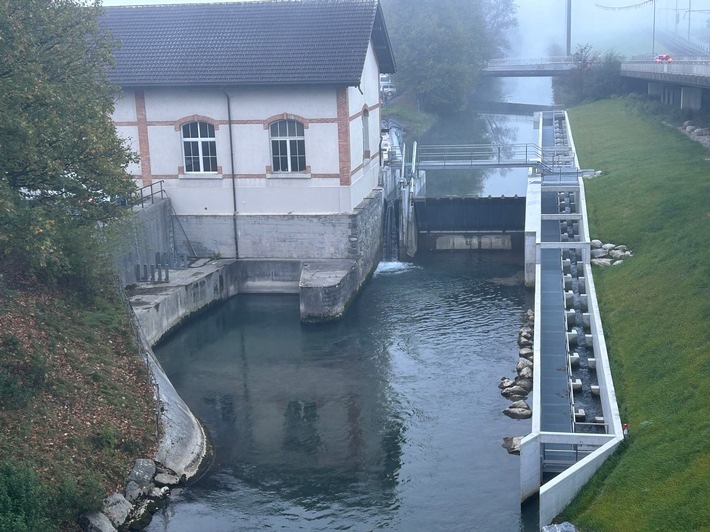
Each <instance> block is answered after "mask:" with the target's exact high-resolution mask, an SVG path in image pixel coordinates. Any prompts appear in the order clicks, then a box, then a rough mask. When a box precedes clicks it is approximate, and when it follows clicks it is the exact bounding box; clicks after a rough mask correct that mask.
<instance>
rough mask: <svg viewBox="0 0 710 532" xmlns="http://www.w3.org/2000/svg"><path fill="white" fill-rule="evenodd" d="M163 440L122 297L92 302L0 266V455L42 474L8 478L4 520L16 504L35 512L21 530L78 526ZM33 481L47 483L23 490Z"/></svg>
mask: <svg viewBox="0 0 710 532" xmlns="http://www.w3.org/2000/svg"><path fill="white" fill-rule="evenodd" d="M155 445H156V419H155V399H154V396H153V389H152V386H151V385H150V383H149V382H148V377H147V371H146V369H145V364H144V362H143V361H142V360H141V359H140V358H139V356H138V354H137V347H136V344H135V342H134V341H133V332H132V330H131V328H130V324H129V321H128V317H127V314H126V309H125V307H124V306H123V304H122V303H121V302H120V301H118V300H116V299H115V298H104V299H102V298H99V299H98V300H97V301H95V302H94V304H93V305H92V306H91V307H86V306H83V305H81V304H78V303H77V302H76V301H75V300H74V298H73V297H72V296H71V295H70V294H66V293H63V292H62V291H61V290H56V289H51V288H47V287H42V286H39V285H37V284H34V285H32V284H23V283H16V282H11V281H9V278H8V277H6V276H4V275H3V272H2V268H0V464H3V463H7V462H8V461H10V462H12V463H13V464H18V465H20V466H21V467H23V468H26V469H27V470H29V471H32V472H33V473H32V476H33V478H34V479H35V480H33V481H30V482H28V484H26V485H23V487H22V488H19V487H18V486H16V481H15V480H11V481H8V482H3V480H4V479H0V529H7V528H4V527H7V526H9V525H8V523H7V522H6V519H7V514H8V512H11V510H10V508H9V506H10V505H13V506H14V507H15V510H14V512H13V514H14V515H21V514H23V513H24V514H25V518H26V521H25V522H24V526H21V523H20V524H17V523H16V524H15V525H14V526H12V528H11V529H12V530H43V531H45V530H55V529H61V530H78V526H77V524H76V521H75V518H76V517H77V513H79V512H81V511H86V510H87V509H99V508H100V504H101V499H102V498H103V497H105V496H106V495H108V494H109V493H111V492H113V491H115V490H122V488H123V486H124V485H125V481H126V477H127V475H128V473H129V472H130V469H131V467H132V465H133V461H134V460H135V459H136V458H144V457H151V456H154V451H155ZM3 471H5V470H3ZM3 474H6V473H3ZM8 484H9V486H8ZM27 486H35V488H34V489H36V490H38V492H37V493H36V494H35V495H30V496H28V497H26V498H22V497H21V495H20V493H22V490H23V489H29V488H27ZM8 489H9V490H10V499H11V500H12V499H14V502H8V499H7V498H3V494H6V493H7V491H5V490H8ZM21 500H22V502H20V501H21ZM23 506H24V507H25V510H21V509H19V508H21V507H23ZM29 508H31V510H30V509H29ZM32 512H34V513H35V514H36V515H35V520H34V521H33V520H31V519H30V518H29V517H28V515H29V514H30V513H32ZM3 513H4V515H3ZM38 516H39V517H38ZM4 519H5V520H4ZM45 519H46V521H45ZM25 526H26V527H27V528H25Z"/></svg>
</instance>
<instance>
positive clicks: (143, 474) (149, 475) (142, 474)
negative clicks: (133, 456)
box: [128, 458, 155, 488]
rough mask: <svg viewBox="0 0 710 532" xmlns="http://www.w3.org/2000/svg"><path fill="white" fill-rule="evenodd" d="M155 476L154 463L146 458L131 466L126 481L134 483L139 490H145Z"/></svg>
mask: <svg viewBox="0 0 710 532" xmlns="http://www.w3.org/2000/svg"><path fill="white" fill-rule="evenodd" d="M154 475H155V462H153V460H150V459H148V458H140V459H138V460H136V462H135V464H133V469H132V470H131V472H130V473H129V474H128V481H129V482H130V481H133V482H135V483H136V484H137V485H138V487H139V488H147V487H148V485H150V483H151V481H152V480H153V476H154Z"/></svg>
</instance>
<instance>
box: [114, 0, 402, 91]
mask: <svg viewBox="0 0 710 532" xmlns="http://www.w3.org/2000/svg"><path fill="white" fill-rule="evenodd" d="M101 24H102V26H103V27H104V28H106V29H108V30H110V31H111V33H113V36H114V37H115V38H116V39H117V40H118V41H119V42H120V47H119V48H118V50H116V51H115V53H114V58H115V65H114V67H113V69H112V70H111V71H110V73H109V76H110V78H111V80H112V81H113V82H114V83H116V84H118V85H121V86H124V87H126V86H162V85H173V86H175V85H177V86H197V85H251V86H254V85H273V84H280V85H284V84H286V85H291V84H299V85H303V84H336V85H358V84H359V83H360V77H361V75H362V70H363V66H364V62H365V55H366V53H367V46H368V43H369V42H370V39H372V43H373V46H374V50H375V54H376V57H377V61H378V63H379V66H380V71H381V72H385V73H387V72H394V70H395V63H394V57H393V55H392V49H391V47H390V41H389V36H388V34H387V28H386V26H385V23H384V17H383V16H382V9H381V7H380V5H379V1H378V0H271V1H268V0H267V1H255V2H233V3H219V4H182V5H157V6H137V7H128V6H126V7H106V8H104V15H103V16H102V18H101Z"/></svg>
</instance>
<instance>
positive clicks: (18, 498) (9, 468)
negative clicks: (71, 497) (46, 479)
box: [0, 461, 52, 532]
mask: <svg viewBox="0 0 710 532" xmlns="http://www.w3.org/2000/svg"><path fill="white" fill-rule="evenodd" d="M46 501H47V494H46V493H45V492H44V490H43V488H42V485H41V484H40V483H39V481H38V479H37V476H36V475H35V474H34V472H33V471H32V470H30V469H29V468H27V467H25V466H24V465H22V464H19V463H17V462H13V461H8V462H5V463H3V464H0V530H12V531H13V532H25V531H26V532H34V531H38V530H51V529H52V527H51V526H50V524H49V521H48V519H47V515H46V513H47V502H46Z"/></svg>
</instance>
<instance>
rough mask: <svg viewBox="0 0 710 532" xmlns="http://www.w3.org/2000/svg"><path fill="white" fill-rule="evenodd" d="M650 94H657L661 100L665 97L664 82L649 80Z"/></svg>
mask: <svg viewBox="0 0 710 532" xmlns="http://www.w3.org/2000/svg"><path fill="white" fill-rule="evenodd" d="M648 95H649V96H656V97H657V98H658V99H659V100H660V99H662V98H663V83H656V82H655V81H649V82H648Z"/></svg>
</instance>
